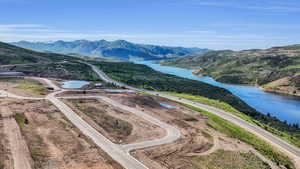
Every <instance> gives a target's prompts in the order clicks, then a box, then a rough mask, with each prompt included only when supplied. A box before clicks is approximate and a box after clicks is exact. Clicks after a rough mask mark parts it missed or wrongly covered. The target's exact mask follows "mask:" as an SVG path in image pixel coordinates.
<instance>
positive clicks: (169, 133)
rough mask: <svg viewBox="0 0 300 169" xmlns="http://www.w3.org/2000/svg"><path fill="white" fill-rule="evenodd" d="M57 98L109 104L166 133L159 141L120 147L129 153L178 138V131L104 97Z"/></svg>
mask: <svg viewBox="0 0 300 169" xmlns="http://www.w3.org/2000/svg"><path fill="white" fill-rule="evenodd" d="M59 98H65V99H66V98H67V99H76V98H95V99H100V100H103V101H105V102H106V103H108V104H111V105H113V106H115V107H118V108H120V109H123V110H125V111H128V112H131V113H133V114H135V115H137V116H139V117H141V118H143V119H145V120H147V121H149V122H151V123H153V124H155V125H157V126H159V127H161V128H163V129H165V130H166V131H167V135H166V136H165V137H164V138H161V139H155V140H149V141H143V142H137V143H131V144H126V145H121V148H122V149H123V150H124V151H125V152H127V153H129V152H130V151H132V150H136V149H142V148H147V147H152V146H158V145H163V144H168V143H172V142H174V141H176V140H177V139H179V138H180V131H179V130H178V129H177V128H175V127H173V126H171V125H169V124H167V123H164V122H162V121H160V120H158V119H156V118H154V117H152V116H150V115H148V114H147V113H145V112H143V111H140V110H138V109H135V108H131V107H128V106H125V105H122V104H120V103H119V102H116V101H114V100H112V99H110V98H108V97H104V96H84V97H82V96H79V97H77V96H70V97H59Z"/></svg>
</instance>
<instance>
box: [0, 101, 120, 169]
mask: <svg viewBox="0 0 300 169" xmlns="http://www.w3.org/2000/svg"><path fill="white" fill-rule="evenodd" d="M2 104H6V105H7V106H8V107H9V108H10V109H11V111H12V112H13V113H14V114H15V115H14V117H15V119H16V121H17V122H18V125H19V126H20V128H21V132H22V134H23V135H24V138H25V141H26V142H27V145H28V148H29V152H30V155H31V157H32V159H33V168H34V169H87V168H89V169H121V168H122V167H121V166H120V165H119V164H118V163H116V162H115V161H114V160H112V159H111V158H110V157H109V156H108V155H107V154H106V153H105V152H103V151H102V150H101V149H99V148H98V147H96V145H94V144H93V142H92V141H91V140H89V139H88V138H87V137H85V136H84V135H83V134H81V132H80V131H79V130H78V129H77V128H75V127H74V126H73V125H72V124H71V123H70V122H69V121H68V120H66V118H65V117H64V116H63V115H62V114H61V113H60V112H59V111H58V110H57V109H56V107H54V106H53V105H51V104H50V103H49V102H47V101H7V102H6V103H3V102H2Z"/></svg>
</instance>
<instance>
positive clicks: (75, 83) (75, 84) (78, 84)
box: [62, 80, 89, 89]
mask: <svg viewBox="0 0 300 169" xmlns="http://www.w3.org/2000/svg"><path fill="white" fill-rule="evenodd" d="M88 84H89V82H87V81H80V80H72V81H66V82H63V85H62V88H65V89H80V88H82V87H83V86H85V85H88Z"/></svg>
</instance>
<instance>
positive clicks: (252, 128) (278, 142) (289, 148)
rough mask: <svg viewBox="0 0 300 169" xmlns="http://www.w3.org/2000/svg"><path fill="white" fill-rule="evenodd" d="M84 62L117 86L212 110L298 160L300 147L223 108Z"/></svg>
mask: <svg viewBox="0 0 300 169" xmlns="http://www.w3.org/2000/svg"><path fill="white" fill-rule="evenodd" d="M86 64H87V65H89V66H90V67H91V68H92V69H93V70H94V71H95V73H97V74H98V76H99V77H100V78H101V79H103V80H104V81H106V82H108V83H113V84H115V85H117V86H120V87H126V88H129V89H131V90H136V91H144V92H147V93H150V94H153V95H158V96H160V97H164V98H167V99H169V100H173V101H177V102H181V103H184V104H188V105H191V106H195V107H198V108H201V109H203V110H206V111H209V112H212V113H214V114H216V115H218V116H220V117H221V118H224V119H226V120H228V121H230V122H232V123H234V124H236V125H239V126H240V127H242V128H244V129H246V130H247V131H249V132H251V133H253V134H255V135H257V136H259V137H261V138H262V139H264V140H266V141H267V142H269V143H270V144H272V145H273V146H275V147H277V148H279V149H280V150H281V151H283V152H286V153H287V154H289V155H290V156H291V157H293V158H295V159H297V160H300V149H299V148H297V147H295V146H293V145H291V144H289V143H287V142H286V141H284V140H282V139H281V138H279V137H277V136H275V135H273V134H271V133H270V132H268V131H266V130H264V129H262V128H261V127H259V126H256V125H254V124H252V123H249V122H247V121H245V120H243V119H241V118H239V117H237V116H234V115H233V114H231V113H228V112H225V111H223V110H220V109H217V108H214V107H211V106H207V105H203V104H200V103H195V102H193V101H190V100H187V99H182V98H179V97H175V96H170V95H167V94H165V93H160V92H154V91H149V90H145V89H138V88H135V87H131V86H128V85H126V84H123V83H120V82H117V81H115V80H113V79H111V78H110V77H108V76H107V75H106V74H105V73H104V72H102V71H101V70H99V68H97V67H96V66H94V65H92V64H89V63H86Z"/></svg>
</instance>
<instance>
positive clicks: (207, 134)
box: [110, 94, 257, 169]
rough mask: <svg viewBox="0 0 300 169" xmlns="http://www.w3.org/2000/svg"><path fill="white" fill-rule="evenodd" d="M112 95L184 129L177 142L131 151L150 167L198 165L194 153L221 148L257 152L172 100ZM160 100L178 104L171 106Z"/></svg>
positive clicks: (170, 168) (190, 168)
mask: <svg viewBox="0 0 300 169" xmlns="http://www.w3.org/2000/svg"><path fill="white" fill-rule="evenodd" d="M110 97H111V98H113V99H115V100H118V101H119V102H120V103H122V104H125V105H128V106H131V107H135V108H137V109H140V110H144V111H145V112H146V113H148V114H150V115H151V116H153V117H155V118H157V119H160V120H161V121H164V122H167V123H169V124H171V125H173V126H176V127H177V128H179V129H180V130H181V133H182V137H181V138H180V139H179V140H177V141H176V142H174V143H171V144H167V145H163V146H157V147H152V148H146V149H142V150H137V151H134V152H132V154H133V155H134V156H135V157H136V158H137V159H139V160H140V161H143V162H144V164H145V165H146V166H148V167H149V168H153V169H154V168H161V169H175V168H176V169H197V168H199V164H198V163H194V162H195V161H194V158H195V157H200V156H206V155H209V154H211V153H214V152H215V151H216V150H219V149H222V150H226V151H232V152H238V153H248V152H250V151H251V152H256V151H255V150H253V148H252V147H251V146H249V145H247V144H245V143H243V142H240V141H238V140H236V139H232V138H228V137H226V136H225V135H223V134H221V133H219V132H217V131H215V130H213V129H211V128H210V127H209V126H207V124H206V123H207V118H206V117H205V116H203V115H200V114H199V113H198V112H195V111H193V110H190V109H187V108H186V107H183V106H181V105H179V104H176V103H174V102H171V101H169V100H166V99H163V98H160V97H152V96H142V97H140V95H139V94H127V95H123V94H114V95H110ZM140 98H141V99H140ZM159 103H166V104H170V105H173V106H175V107H176V108H174V109H168V108H165V107H162V106H160V104H159ZM216 144H217V145H216ZM256 153H257V152H256Z"/></svg>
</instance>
